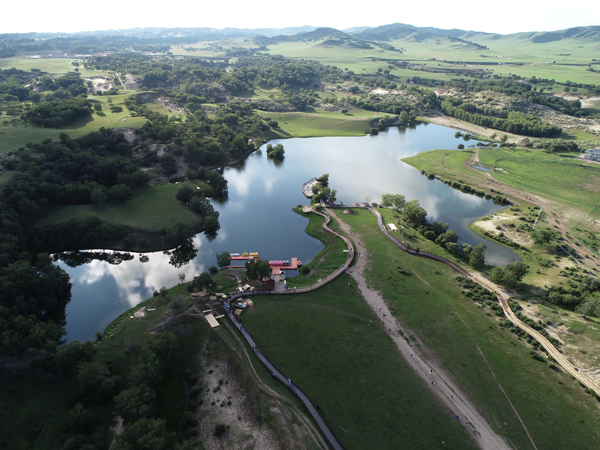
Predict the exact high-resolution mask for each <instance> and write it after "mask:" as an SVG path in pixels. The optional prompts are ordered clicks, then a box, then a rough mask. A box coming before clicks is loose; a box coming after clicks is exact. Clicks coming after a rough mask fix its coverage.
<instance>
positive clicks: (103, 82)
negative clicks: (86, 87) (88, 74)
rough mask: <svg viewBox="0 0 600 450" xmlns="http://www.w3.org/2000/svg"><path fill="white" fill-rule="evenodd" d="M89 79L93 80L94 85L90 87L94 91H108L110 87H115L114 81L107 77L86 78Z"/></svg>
mask: <svg viewBox="0 0 600 450" xmlns="http://www.w3.org/2000/svg"><path fill="white" fill-rule="evenodd" d="M88 80H89V81H91V82H92V87H91V88H90V89H91V90H92V91H93V92H98V91H108V90H109V89H112V88H113V87H114V86H113V84H112V82H111V81H109V80H108V78H105V77H92V78H86V81H88Z"/></svg>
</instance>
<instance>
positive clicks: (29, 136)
mask: <svg viewBox="0 0 600 450" xmlns="http://www.w3.org/2000/svg"><path fill="white" fill-rule="evenodd" d="M128 96H129V94H119V95H111V96H90V97H89V98H90V99H91V100H97V101H99V102H100V103H101V104H102V113H101V114H96V113H93V114H92V115H91V116H90V117H86V118H82V119H80V120H77V121H75V122H73V123H70V124H69V125H66V126H64V127H60V128H44V127H36V126H33V125H29V124H26V123H22V122H21V123H16V124H13V123H10V121H9V120H8V118H6V117H5V116H2V117H0V153H3V152H7V151H11V150H16V149H17V148H19V147H24V146H25V144H26V143H28V142H32V143H34V142H40V141H42V140H44V139H52V140H58V136H59V135H60V134H61V133H66V134H68V135H69V137H70V138H72V139H76V138H78V137H81V136H84V135H86V134H88V133H91V132H93V131H98V130H99V129H100V128H102V127H105V128H141V127H142V125H144V123H146V121H147V119H146V118H145V117H131V115H130V114H129V111H128V110H127V108H125V103H124V100H125V98H127V97H128ZM109 99H110V100H111V101H112V104H113V105H115V106H121V107H122V108H123V111H122V112H118V113H113V112H111V111H110V108H109V103H108V100H109ZM156 108H157V109H158V110H159V112H163V110H164V107H163V106H162V105H157V106H156ZM160 108H162V109H160ZM165 111H166V110H165Z"/></svg>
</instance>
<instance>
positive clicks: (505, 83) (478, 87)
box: [446, 78, 584, 116]
mask: <svg viewBox="0 0 600 450" xmlns="http://www.w3.org/2000/svg"><path fill="white" fill-rule="evenodd" d="M534 84H535V83H534ZM534 84H530V83H522V82H520V81H518V80H514V79H512V78H501V79H497V80H467V79H453V80H452V81H448V82H446V86H451V87H453V88H455V89H458V90H460V91H461V92H481V91H494V92H501V93H503V94H508V95H520V96H521V97H524V98H526V99H527V100H529V101H530V102H532V103H537V104H539V105H545V106H548V107H549V108H552V109H555V110H557V111H560V112H562V113H564V114H568V115H571V116H574V115H577V116H580V115H584V111H582V110H581V102H580V101H579V100H567V99H565V98H562V97H555V96H547V95H544V94H543V93H541V92H536V91H535V90H534ZM535 89H536V90H537V88H535Z"/></svg>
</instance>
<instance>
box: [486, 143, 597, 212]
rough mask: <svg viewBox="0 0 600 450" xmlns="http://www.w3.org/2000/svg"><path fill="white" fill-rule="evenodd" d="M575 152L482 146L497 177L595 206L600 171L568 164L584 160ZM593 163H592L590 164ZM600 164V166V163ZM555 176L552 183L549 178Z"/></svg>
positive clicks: (588, 206)
mask: <svg viewBox="0 0 600 450" xmlns="http://www.w3.org/2000/svg"><path fill="white" fill-rule="evenodd" d="M572 157H573V155H553V154H548V153H545V152H543V151H541V150H527V149H514V150H513V149H482V150H480V151H479V160H480V161H481V164H482V165H483V166H484V167H492V166H494V165H495V166H496V168H497V169H498V168H502V169H503V171H499V170H496V172H495V173H494V177H496V178H497V179H498V181H501V182H502V183H506V184H508V185H509V186H514V187H517V188H519V189H523V190H526V191H528V192H531V193H533V194H541V195H544V196H545V197H549V198H551V199H556V200H558V201H561V202H568V203H573V204H576V205H580V206H583V207H585V208H591V207H593V205H596V204H598V203H600V193H599V192H598V189H597V187H598V186H599V185H600V171H595V170H589V169H584V168H582V167H575V166H571V165H567V164H564V163H570V164H581V163H582V162H583V161H581V160H573V159H572ZM590 167H591V166H590ZM599 168H600V167H599ZM549 180H552V182H551V183H549V182H548V181H549Z"/></svg>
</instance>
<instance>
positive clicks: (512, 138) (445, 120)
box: [422, 115, 523, 143]
mask: <svg viewBox="0 0 600 450" xmlns="http://www.w3.org/2000/svg"><path fill="white" fill-rule="evenodd" d="M422 118H423V119H426V120H428V121H429V122H431V123H435V124H436V125H442V126H444V127H448V128H454V129H456V130H459V131H464V132H467V133H471V134H475V135H477V136H485V137H490V136H491V135H492V134H496V135H497V136H503V135H505V134H506V135H507V136H508V142H510V143H513V142H515V143H517V142H519V141H520V140H521V139H523V136H519V135H517V134H511V133H506V132H504V131H498V130H494V129H493V128H484V127H480V126H479V125H474V124H472V123H469V122H463V121H462V120H458V119H455V118H454V117H449V116H443V115H439V116H426V117H422ZM460 142H462V141H460Z"/></svg>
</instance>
